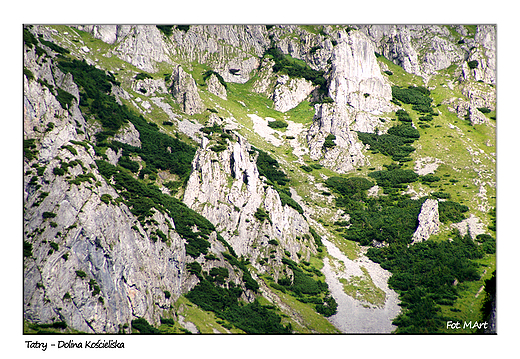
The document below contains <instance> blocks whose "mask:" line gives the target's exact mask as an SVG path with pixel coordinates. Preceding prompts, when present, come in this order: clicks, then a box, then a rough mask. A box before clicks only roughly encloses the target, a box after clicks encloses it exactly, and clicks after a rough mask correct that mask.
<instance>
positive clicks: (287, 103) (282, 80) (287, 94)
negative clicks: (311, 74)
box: [273, 75, 316, 112]
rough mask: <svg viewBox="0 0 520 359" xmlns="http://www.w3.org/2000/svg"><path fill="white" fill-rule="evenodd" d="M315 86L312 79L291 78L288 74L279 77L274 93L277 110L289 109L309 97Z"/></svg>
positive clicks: (284, 110)
mask: <svg viewBox="0 0 520 359" xmlns="http://www.w3.org/2000/svg"><path fill="white" fill-rule="evenodd" d="M315 88H316V86H314V85H313V84H312V82H311V81H307V80H305V79H302V78H294V79H291V78H289V76H287V75H282V76H280V77H278V81H277V83H276V87H275V88H274V93H273V101H274V108H275V110H277V111H280V112H287V111H289V110H290V109H292V108H294V107H296V106H298V105H299V104H300V102H302V101H303V100H305V99H306V98H308V97H309V95H310V94H311V92H312V91H313V90H314V89H315Z"/></svg>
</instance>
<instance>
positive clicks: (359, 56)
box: [307, 31, 393, 173]
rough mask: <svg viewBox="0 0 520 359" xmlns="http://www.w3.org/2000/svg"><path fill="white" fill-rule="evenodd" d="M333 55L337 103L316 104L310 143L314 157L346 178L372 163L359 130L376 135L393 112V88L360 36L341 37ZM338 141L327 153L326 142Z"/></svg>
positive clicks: (332, 85) (332, 90) (331, 80)
mask: <svg viewBox="0 0 520 359" xmlns="http://www.w3.org/2000/svg"><path fill="white" fill-rule="evenodd" d="M338 38H339V43H338V44H337V45H336V46H335V47H334V50H333V53H332V67H331V74H330V78H329V83H330V85H329V96H330V97H331V98H332V100H333V103H326V104H319V105H316V112H315V115H314V122H313V124H312V126H311V128H310V129H309V133H308V135H307V141H308V144H309V148H310V154H311V158H312V159H314V160H320V159H321V160H320V163H322V164H324V165H327V166H331V168H332V169H334V170H335V171H338V172H340V173H344V172H348V171H351V170H353V169H354V168H355V166H359V165H364V164H366V163H367V162H366V160H365V158H364V155H363V153H362V151H361V150H362V148H363V145H362V144H361V143H360V142H359V141H358V140H357V135H356V133H355V131H362V132H373V131H374V129H375V128H376V127H377V126H379V125H380V124H381V122H380V120H379V116H380V115H381V114H382V113H384V112H386V111H390V110H391V109H393V105H392V104H391V103H390V100H391V99H392V91H391V88H390V84H389V83H388V82H387V81H386V79H385V78H384V77H383V75H382V74H381V71H380V68H379V65H378V63H377V59H376V57H375V54H374V47H373V45H372V43H371V41H370V40H369V39H368V37H367V36H366V35H364V34H363V33H361V32H359V31H351V32H350V33H349V34H347V33H346V32H343V33H339V34H338ZM329 134H332V135H334V136H335V138H336V139H335V143H336V145H337V146H336V147H334V148H332V149H327V150H325V149H324V148H323V147H322V146H323V143H324V141H325V139H326V137H327V136H328V135H329Z"/></svg>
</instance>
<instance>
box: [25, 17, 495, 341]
mask: <svg viewBox="0 0 520 359" xmlns="http://www.w3.org/2000/svg"><path fill="white" fill-rule="evenodd" d="M495 30H496V29H495V27H494V26H489V25H486V26H480V25H477V26H469V25H465V26H462V25H461V26H459V25H449V26H437V25H435V26H430V25H421V26H411V25H410V26H403V25H377V26H376V25H374V26H369V25H363V26H357V25H350V26H346V25H342V26H332V25H326V26H321V25H312V26H305V25H301V26H295V25H288V26H281V25H276V26H264V25H192V26H188V25H158V26H155V25H88V26H84V25H76V26H64V25H57V26H50V25H49V26H43V25H41V26H26V27H25V28H24V239H23V248H24V320H25V330H26V332H42V331H54V332H86V333H116V332H119V333H130V332H141V333H145V332H154V333H168V332H209V333H212V332H225V333H228V332H233V333H234V332H246V333H267V332H269V333H271V332H273V333H287V332H295V333H308V332H310V333H332V332H343V333H351V332H354V333H356V332H371V333H380V332H391V331H397V332H438V331H443V328H445V326H443V325H442V323H441V324H439V323H440V320H441V319H440V318H446V317H448V318H453V319H454V320H456V319H458V318H462V317H463V318H466V319H467V318H471V320H487V316H488V315H489V306H487V307H486V305H485V303H488V302H489V303H491V302H492V300H493V293H491V292H489V293H488V292H487V291H486V290H484V289H485V288H486V287H485V283H486V281H487V280H489V279H490V278H491V277H492V276H493V278H494V273H493V271H494V268H495V262H496V260H495V254H494V253H495V250H494V248H495V238H494V237H495V225H494V218H495V187H496V182H495V181H496V180H495V163H496V159H495V146H496V143H495V128H496V107H495V106H496V105H495V102H496V94H495V78H496V77H495V74H496V68H495V51H496V44H495V43H496V35H495ZM406 260H408V261H409V262H403V261H406ZM407 263H408V264H407ZM412 263H414V265H412ZM415 265H417V266H418V268H416V269H415V272H414V273H415V274H414V273H410V272H406V270H407V269H408V268H412V267H414V266H415ZM417 271H420V272H421V274H420V277H415V275H416V274H417ZM486 293H488V294H486ZM399 302H400V304H399V305H398V303H399ZM493 303H494V302H493ZM483 306H484V307H486V308H488V311H487V312H486V313H485V314H484V316H482V315H481V314H480V313H481V312H480V310H481V307H483ZM425 308H426V309H425ZM493 308H494V307H492V310H494V309H493ZM425 317H426V318H430V319H431V320H430V321H428V323H429V324H428V325H421V324H419V323H420V322H421V320H422V321H423V322H424V318H425ZM492 317H496V315H493V316H492Z"/></svg>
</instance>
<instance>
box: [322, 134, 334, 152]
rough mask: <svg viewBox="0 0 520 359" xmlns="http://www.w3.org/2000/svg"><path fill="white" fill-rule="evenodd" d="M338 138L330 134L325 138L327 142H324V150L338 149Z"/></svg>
mask: <svg viewBox="0 0 520 359" xmlns="http://www.w3.org/2000/svg"><path fill="white" fill-rule="evenodd" d="M335 140H336V136H335V135H333V134H332V133H329V134H328V135H327V137H325V142H323V148H326V149H329V148H334V147H336V142H334V141H335Z"/></svg>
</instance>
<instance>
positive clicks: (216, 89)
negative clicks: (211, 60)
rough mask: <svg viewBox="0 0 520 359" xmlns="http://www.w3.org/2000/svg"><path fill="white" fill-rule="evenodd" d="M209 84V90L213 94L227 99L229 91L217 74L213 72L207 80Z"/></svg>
mask: <svg viewBox="0 0 520 359" xmlns="http://www.w3.org/2000/svg"><path fill="white" fill-rule="evenodd" d="M206 84H207V85H208V91H209V92H211V93H212V94H214V95H216V96H218V97H220V98H221V99H223V100H227V91H226V88H225V87H224V85H222V84H221V83H220V81H219V80H218V78H217V76H216V75H215V74H212V75H211V76H210V77H209V78H208V79H207V81H206Z"/></svg>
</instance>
